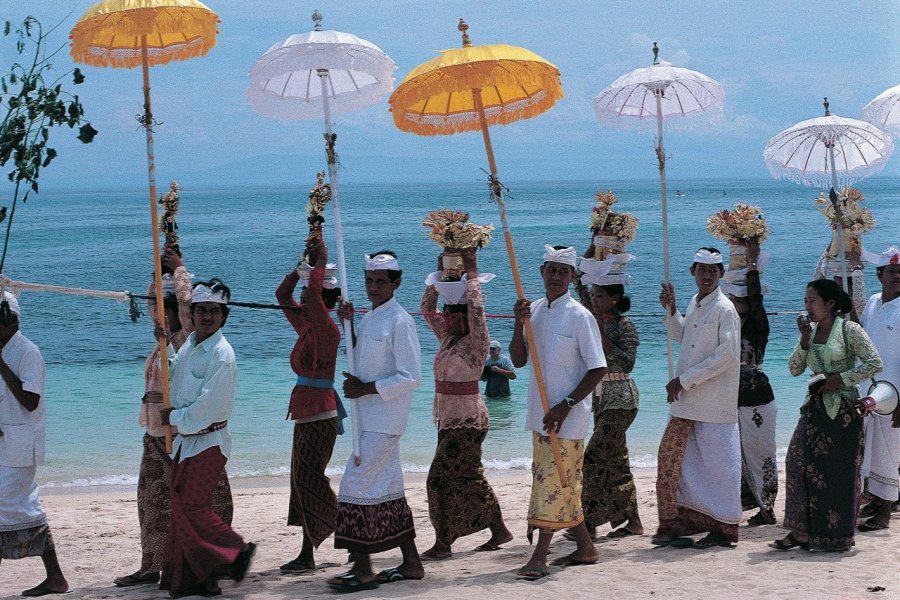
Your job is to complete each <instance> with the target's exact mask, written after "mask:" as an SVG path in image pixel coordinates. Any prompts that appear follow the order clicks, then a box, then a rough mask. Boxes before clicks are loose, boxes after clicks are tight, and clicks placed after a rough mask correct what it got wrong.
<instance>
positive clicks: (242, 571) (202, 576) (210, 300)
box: [158, 279, 256, 598]
mask: <svg viewBox="0 0 900 600" xmlns="http://www.w3.org/2000/svg"><path fill="white" fill-rule="evenodd" d="M230 298H231V291H230V290H229V289H228V286H226V285H225V284H224V283H222V282H221V281H219V280H218V279H212V280H210V281H209V282H200V283H197V284H195V285H194V288H193V290H192V292H191V316H192V319H193V322H194V332H193V333H191V334H190V335H189V336H188V338H187V340H186V341H185V342H184V344H183V345H182V346H181V348H180V349H179V350H178V353H177V354H175V355H174V358H173V359H172V361H171V363H170V370H169V379H170V381H171V384H170V385H171V387H170V391H171V407H170V408H168V409H163V410H162V411H161V416H162V423H163V425H174V426H175V427H177V428H178V435H177V436H176V437H175V441H174V442H173V444H172V451H173V457H174V465H173V467H172V481H171V483H170V486H169V489H170V493H169V497H170V504H171V507H172V516H171V520H170V522H169V534H168V537H167V539H166V550H165V556H164V558H163V570H162V576H161V577H160V588H161V589H167V590H169V595H170V596H171V597H173V598H180V597H182V596H190V595H198V596H218V595H220V594H221V593H222V592H221V590H220V589H219V585H218V578H219V577H221V576H227V577H228V578H229V579H232V580H234V581H236V582H240V581H242V580H243V579H244V576H245V575H246V574H247V569H248V568H249V567H250V560H251V558H252V557H253V553H254V552H255V550H256V544H253V543H252V542H251V543H245V542H244V540H243V538H242V537H241V536H240V535H238V534H237V532H235V531H234V530H233V529H232V528H231V526H230V525H229V524H228V523H226V522H225V521H224V520H223V519H222V517H220V516H219V515H218V514H217V513H216V512H215V511H214V510H213V508H212V497H213V492H214V490H215V489H216V486H217V485H218V483H219V480H220V479H221V477H222V472H223V471H224V469H225V463H226V462H227V461H228V457H229V456H230V455H231V434H230V433H229V432H228V419H229V418H230V417H231V411H232V408H233V407H234V394H235V384H236V380H237V364H236V362H235V359H234V350H232V348H231V344H229V343H228V340H226V339H225V336H223V335H222V326H223V325H224V324H225V321H226V320H227V318H228V306H227V303H228V300H229V299H230ZM158 333H160V334H163V335H165V336H166V338H168V332H161V331H158ZM169 351H170V352H172V353H173V354H174V348H172V347H171V345H170V346H169Z"/></svg>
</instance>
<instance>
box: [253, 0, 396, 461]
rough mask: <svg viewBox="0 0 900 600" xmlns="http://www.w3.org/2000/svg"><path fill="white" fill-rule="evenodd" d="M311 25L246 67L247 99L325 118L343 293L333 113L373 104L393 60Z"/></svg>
mask: <svg viewBox="0 0 900 600" xmlns="http://www.w3.org/2000/svg"><path fill="white" fill-rule="evenodd" d="M312 19H313V23H314V24H315V28H314V30H313V31H310V32H307V33H300V34H296V35H292V36H291V37H289V38H287V39H286V40H285V41H283V42H280V43H278V44H275V45H274V46H272V47H271V48H269V50H267V51H266V53H265V54H263V55H262V56H261V57H260V58H259V60H258V61H256V64H255V65H254V66H253V69H251V70H250V85H249V86H248V88H247V93H246V94H247V100H248V101H249V102H250V106H251V107H252V108H253V110H255V111H256V112H258V113H260V114H262V115H265V116H268V117H274V118H277V119H282V120H285V121H291V120H297V119H319V118H321V119H324V120H325V156H326V159H327V161H328V178H329V180H330V183H331V200H332V206H333V207H334V230H335V235H336V238H337V251H338V272H339V276H340V282H341V296H342V297H343V298H344V299H345V300H349V299H350V295H349V293H348V291H347V266H346V260H345V258H344V236H343V229H342V228H341V203H340V194H339V193H338V172H337V167H338V164H337V163H338V161H337V155H336V154H335V150H334V146H335V141H336V139H337V136H336V135H335V134H334V132H333V124H332V122H331V115H332V114H344V113H348V112H351V111H354V110H359V109H362V108H365V107H367V106H371V105H373V104H376V103H377V102H378V101H379V100H380V99H381V98H382V96H384V95H385V94H387V93H388V92H390V91H391V88H392V87H393V83H394V78H393V72H394V71H395V70H396V69H397V65H396V64H394V61H393V60H391V58H390V57H389V56H388V55H387V54H385V53H384V51H382V50H381V48H379V47H378V46H376V45H375V44H373V43H371V42H368V41H366V40H364V39H362V38H359V37H357V36H355V35H353V34H352V33H344V32H342V31H323V30H322V15H321V14H320V13H319V11H318V10H317V11H315V12H314V13H313V16H312ZM344 334H345V335H346V336H348V338H349V335H350V323H349V322H345V323H344ZM351 346H352V344H347V370H348V371H349V372H350V373H356V368H355V367H356V365H354V362H353V353H352V351H351ZM351 405H352V408H353V415H352V417H351V418H352V426H353V455H354V456H355V457H356V460H357V462H358V461H359V459H360V453H359V433H360V430H359V419H358V418H357V415H358V414H359V410H358V407H357V403H356V401H355V400H353V401H352V403H351Z"/></svg>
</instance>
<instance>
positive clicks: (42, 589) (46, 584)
mask: <svg viewBox="0 0 900 600" xmlns="http://www.w3.org/2000/svg"><path fill="white" fill-rule="evenodd" d="M68 591H69V582H68V581H66V580H65V579H62V580H59V581H50V579H49V578H47V579H45V580H44V581H42V582H41V583H39V584H38V585H36V586H34V587H33V588H31V589H28V590H25V591H24V592H22V594H21V595H22V596H30V597H36V596H46V595H48V594H65V593H66V592H68Z"/></svg>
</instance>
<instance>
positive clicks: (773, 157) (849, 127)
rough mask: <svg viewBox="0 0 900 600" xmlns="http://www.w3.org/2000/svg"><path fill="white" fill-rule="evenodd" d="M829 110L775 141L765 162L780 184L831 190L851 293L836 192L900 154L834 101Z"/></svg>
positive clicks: (768, 147)
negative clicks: (835, 111) (837, 111)
mask: <svg viewBox="0 0 900 600" xmlns="http://www.w3.org/2000/svg"><path fill="white" fill-rule="evenodd" d="M824 106H825V116H824V117H818V118H815V119H807V120H806V121H801V122H799V123H797V124H796V125H794V126H793V127H791V128H789V129H785V130H784V131H782V132H781V133H779V134H778V135H776V136H775V137H773V138H772V139H770V140H769V143H768V144H766V149H765V150H764V151H763V159H765V161H766V166H767V167H768V168H769V172H770V173H771V174H772V176H773V177H776V178H778V179H790V180H791V181H796V182H797V183H802V184H804V185H807V186H814V187H821V188H823V189H825V188H827V187H829V185H830V186H831V193H830V198H831V201H832V204H833V205H834V209H835V217H836V219H835V220H836V221H837V225H838V254H839V255H840V256H839V257H838V258H839V260H840V262H841V278H842V280H843V286H844V291H847V261H846V257H845V256H844V227H843V223H842V219H841V212H840V206H839V205H838V202H837V192H836V190H837V189H838V187H839V185H851V184H852V183H854V182H856V181H858V180H860V179H864V178H866V177H869V176H870V175H874V174H875V173H877V172H878V171H880V170H881V169H882V168H883V167H884V165H885V163H887V159H888V157H889V156H890V155H891V153H892V152H893V151H894V142H893V141H892V140H891V138H890V136H889V135H887V134H886V133H885V132H883V131H881V130H880V129H878V128H877V127H875V126H874V125H871V124H869V123H866V122H864V121H858V120H856V119H847V118H844V117H838V116H836V115H832V114H831V112H830V111H829V110H828V98H825V102H824Z"/></svg>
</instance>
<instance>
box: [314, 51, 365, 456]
mask: <svg viewBox="0 0 900 600" xmlns="http://www.w3.org/2000/svg"><path fill="white" fill-rule="evenodd" d="M317 74H318V75H319V81H320V82H321V84H322V111H323V113H324V115H325V158H326V160H327V162H328V179H329V181H330V183H331V205H332V207H333V210H334V234H335V237H336V238H337V239H336V241H337V253H338V277H340V279H341V297H342V298H343V300H344V302H349V301H350V294H349V292H348V290H347V263H346V260H345V258H344V230H343V227H342V226H341V199H340V194H339V192H338V172H337V157H336V155H335V153H334V144H335V137H334V132H333V131H332V125H331V107H330V106H329V104H328V69H318V71H317ZM341 325H343V327H344V344H345V346H344V347H345V348H346V357H347V372H349V373H350V374H351V375H356V364H355V361H354V357H353V328H352V325H351V323H350V321H349V320H347V319H344V320H343V321H342V322H341ZM350 412H351V414H350V427H351V437H352V438H353V462H354V463H355V464H356V465H357V466H359V465H360V464H361V463H362V456H361V455H360V453H359V435H360V429H359V400H357V399H355V398H354V399H352V400H350Z"/></svg>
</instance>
